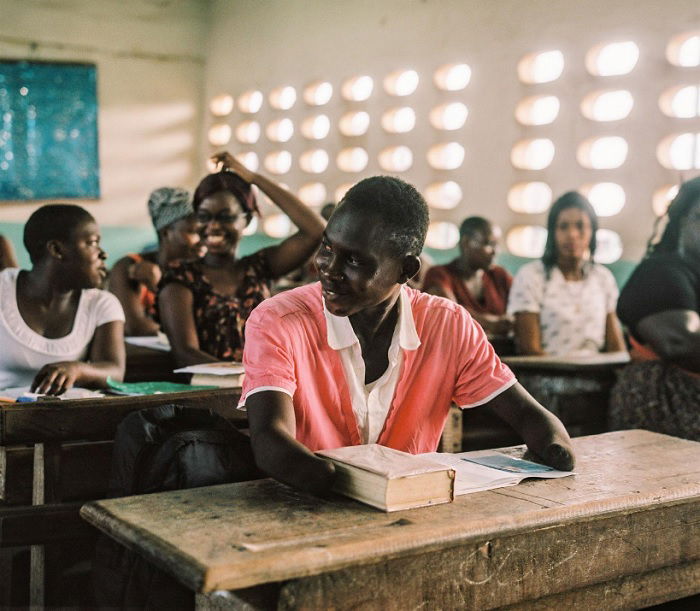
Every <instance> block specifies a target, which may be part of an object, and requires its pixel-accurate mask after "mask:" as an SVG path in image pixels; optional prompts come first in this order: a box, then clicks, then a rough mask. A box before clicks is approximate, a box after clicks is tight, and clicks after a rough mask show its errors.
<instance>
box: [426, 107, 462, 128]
mask: <svg viewBox="0 0 700 611" xmlns="http://www.w3.org/2000/svg"><path fill="white" fill-rule="evenodd" d="M468 115H469V110H467V107H466V106H465V105H464V104H462V103H461V102H450V103H449V104H441V105H440V106H436V107H435V108H433V109H432V110H431V111H430V123H431V124H432V126H433V127H434V128H436V129H445V130H448V131H452V130H454V129H459V128H460V127H462V126H463V125H464V123H465V121H466V120H467V116H468Z"/></svg>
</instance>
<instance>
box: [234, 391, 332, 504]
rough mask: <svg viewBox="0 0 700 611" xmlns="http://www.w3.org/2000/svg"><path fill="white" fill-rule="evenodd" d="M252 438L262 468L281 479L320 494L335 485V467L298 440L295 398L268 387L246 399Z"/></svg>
mask: <svg viewBox="0 0 700 611" xmlns="http://www.w3.org/2000/svg"><path fill="white" fill-rule="evenodd" d="M246 407H247V411H248V423H249V424H250V440H251V443H252V446H253V454H254V455H255V462H256V464H257V465H258V467H259V468H260V469H262V470H263V471H264V472H265V473H267V474H268V475H270V476H272V477H274V478H275V479H276V480H279V481H280V482H284V483H285V484H289V485H290V486H293V487H295V488H298V489H300V490H304V491H306V492H310V493H312V494H317V495H325V494H327V493H328V492H329V491H330V490H331V488H332V487H333V481H334V479H335V467H334V466H333V463H331V462H330V461H328V460H324V459H323V458H319V457H318V456H316V455H315V454H313V453H312V452H311V451H309V450H308V449H307V448H306V447H305V446H303V445H302V444H301V443H299V442H298V441H297V440H296V438H295V436H296V421H295V419H294V405H293V404H292V398H291V397H290V396H289V395H287V394H285V393H283V392H279V391H273V390H269V391H268V390H266V391H262V392H258V393H255V394H252V395H250V396H249V397H248V398H247V399H246Z"/></svg>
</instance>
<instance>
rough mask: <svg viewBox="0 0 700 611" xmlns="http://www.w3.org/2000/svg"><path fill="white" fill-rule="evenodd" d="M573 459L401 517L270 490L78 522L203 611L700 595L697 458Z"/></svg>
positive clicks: (631, 603)
mask: <svg viewBox="0 0 700 611" xmlns="http://www.w3.org/2000/svg"><path fill="white" fill-rule="evenodd" d="M574 446H575V449H576V452H577V460H578V463H577V471H576V473H577V474H576V475H574V476H571V477H568V478H564V479H559V480H534V481H532V480H531V481H528V482H524V483H522V484H520V485H518V486H512V487H507V488H501V489H497V490H492V491H487V492H480V493H474V494H470V495H465V496H461V497H458V498H457V499H456V500H455V502H454V503H448V504H443V505H437V506H434V507H426V508H420V509H413V510H409V511H401V512H396V513H392V514H385V513H383V512H381V511H378V510H376V509H373V508H371V507H369V506H366V505H362V504H360V503H358V502H355V501H352V500H349V499H343V498H340V497H336V498H331V499H320V498H316V497H312V496H309V495H305V494H303V493H300V492H297V491H294V490H292V489H290V488H288V487H286V486H283V485H282V484H278V483H277V482H274V481H272V480H269V479H268V480H259V481H256V482H246V483H242V484H229V485H223V486H212V487H208V488H199V489H192V490H182V491H175V492H167V493H161V494H152V495H144V496H139V497H126V498H120V499H110V500H105V501H94V502H91V503H88V504H87V505H86V506H85V507H83V510H82V515H83V517H84V518H85V519H86V520H87V521H88V522H90V523H91V524H93V525H94V526H96V527H97V528H99V529H100V530H101V531H103V532H105V533H107V534H108V535H109V536H111V537H113V538H114V539H115V540H117V541H119V542H121V543H122V544H124V545H126V546H127V547H129V548H130V549H132V550H136V551H137V552H138V553H140V554H142V555H143V557H145V558H146V559H148V560H149V561H151V562H153V563H154V564H156V565H157V566H159V567H160V568H161V569H163V570H165V571H167V572H168V573H169V574H171V575H172V576H174V577H175V578H177V579H178V580H179V581H180V582H181V583H182V584H184V585H185V586H187V587H188V588H190V589H191V590H192V591H193V592H195V593H197V594H198V596H197V602H198V604H199V605H200V606H201V607H203V608H213V607H217V608H219V607H221V608H224V607H228V608H239V609H240V608H246V609H256V608H271V607H272V608H299V609H309V610H313V609H330V608H333V609H338V610H342V609H357V608H365V609H411V608H443V609H457V608H460V609H484V608H494V607H505V606H509V605H512V606H513V608H533V607H537V608H551V609H554V608H565V609H590V608H595V607H599V608H605V609H608V608H639V607H642V606H647V605H652V604H657V603H660V602H664V601H667V600H671V599H674V598H680V597H683V596H689V595H691V594H694V593H697V592H700V463H698V460H697V457H698V455H700V443H696V442H692V441H686V440H681V439H676V438H673V437H668V436H665V435H660V434H657V433H650V432H647V431H621V432H615V433H606V434H602V435H594V436H588V437H580V438H577V439H575V440H574ZM509 451H510V452H511V453H513V454H515V455H517V454H521V453H522V451H523V448H522V447H519V448H512V449H511V450H509ZM220 590H226V592H219V591H220ZM246 605H248V606H246ZM509 608H510V607H509Z"/></svg>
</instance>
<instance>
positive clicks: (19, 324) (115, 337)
mask: <svg viewBox="0 0 700 611" xmlns="http://www.w3.org/2000/svg"><path fill="white" fill-rule="evenodd" d="M24 246H25V248H26V249H27V251H28V252H29V257H30V259H31V261H32V269H31V270H20V269H17V268H8V269H5V270H3V271H2V272H0V346H1V347H2V350H0V389H2V388H11V387H22V386H29V387H30V390H32V391H35V392H38V393H46V394H54V395H58V394H61V393H63V392H65V391H66V390H68V389H69V388H70V387H72V386H74V385H78V386H89V387H96V388H101V387H105V386H106V384H107V377H108V376H111V377H112V378H114V379H116V380H121V379H122V377H123V376H124V361H125V356H124V312H123V310H122V307H121V305H120V304H119V301H118V300H117V298H116V297H115V296H114V295H112V294H111V293H108V292H107V291H103V290H100V289H99V288H98V287H100V286H101V285H102V284H103V282H104V279H105V277H106V275H107V268H106V267H105V259H106V258H107V255H106V254H105V252H104V250H102V248H101V247H100V233H99V228H98V227H97V223H96V222H95V219H94V218H92V216H91V215H90V214H89V213H88V212H87V211H86V210H84V209H83V208H81V207H79V206H72V205H67V204H52V205H47V206H42V207H41V208H39V209H38V210H36V211H35V212H34V213H33V214H32V215H31V216H30V217H29V220H28V221H27V223H26V225H25V227H24ZM0 394H1V393H0Z"/></svg>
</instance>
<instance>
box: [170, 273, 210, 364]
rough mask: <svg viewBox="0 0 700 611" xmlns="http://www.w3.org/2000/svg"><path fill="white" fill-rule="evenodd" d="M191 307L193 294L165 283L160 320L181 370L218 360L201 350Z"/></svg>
mask: <svg viewBox="0 0 700 611" xmlns="http://www.w3.org/2000/svg"><path fill="white" fill-rule="evenodd" d="M192 307H193V297H192V291H190V289H188V288H187V287H185V286H183V285H182V284H178V283H177V282H171V283H170V284H166V285H165V286H164V287H163V289H162V290H161V291H160V293H159V294H158V312H159V314H160V320H161V322H162V323H163V330H164V331H165V333H166V334H167V335H168V339H169V340H170V348H171V350H172V352H173V356H174V357H175V362H176V363H177V366H178V367H186V366H187V365H197V364H199V363H213V362H215V361H218V360H219V359H217V358H216V357H215V356H214V355H212V354H209V353H208V352H204V350H201V349H200V347H199V338H198V337H197V327H196V326H195V322H194V315H193V314H192V312H193V310H192Z"/></svg>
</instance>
